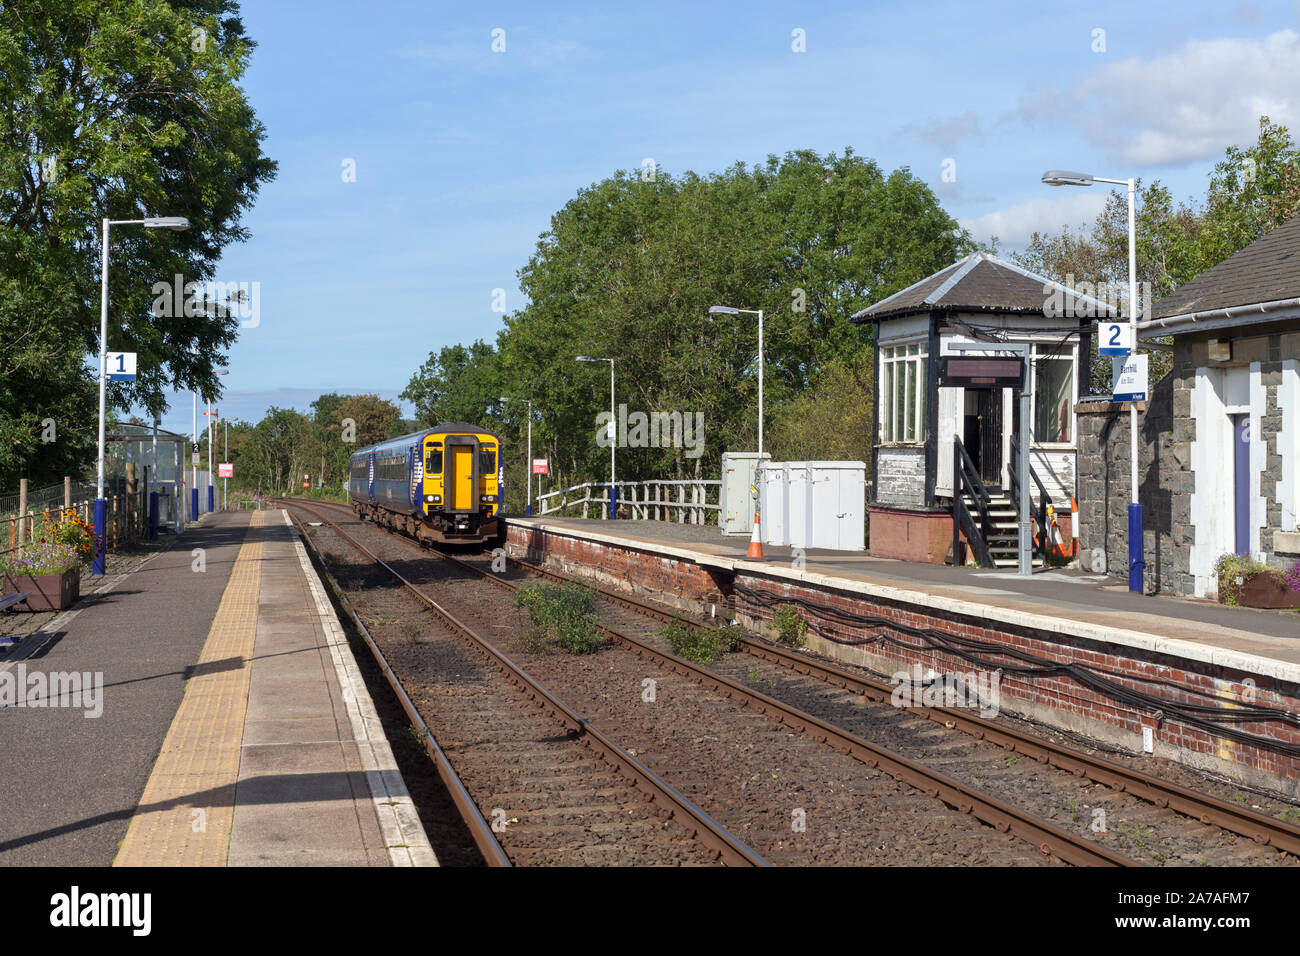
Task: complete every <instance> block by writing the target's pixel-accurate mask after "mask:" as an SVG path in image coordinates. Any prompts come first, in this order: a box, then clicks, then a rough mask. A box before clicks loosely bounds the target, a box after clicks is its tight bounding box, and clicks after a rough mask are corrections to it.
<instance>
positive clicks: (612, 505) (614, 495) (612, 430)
mask: <svg viewBox="0 0 1300 956" xmlns="http://www.w3.org/2000/svg"><path fill="white" fill-rule="evenodd" d="M574 359H575V360H577V361H579V362H608V363H609V520H610V521H613V520H615V519H616V518H617V517H618V491H617V490H616V488H615V485H614V446H615V445H617V444H618V425H617V424H616V416H615V413H614V360H613V359H612V358H592V357H591V356H590V355H575V356H574Z"/></svg>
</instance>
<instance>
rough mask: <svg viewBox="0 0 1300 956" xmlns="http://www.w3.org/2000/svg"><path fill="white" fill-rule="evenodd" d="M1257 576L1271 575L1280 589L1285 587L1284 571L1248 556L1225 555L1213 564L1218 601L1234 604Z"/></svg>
mask: <svg viewBox="0 0 1300 956" xmlns="http://www.w3.org/2000/svg"><path fill="white" fill-rule="evenodd" d="M1259 574H1268V575H1272V576H1273V577H1274V578H1275V579H1276V580H1277V582H1278V584H1279V585H1281V586H1282V587H1286V586H1287V581H1286V575H1285V572H1284V571H1280V570H1278V569H1277V568H1273V567H1269V566H1268V565H1267V564H1264V563H1263V562H1262V561H1256V560H1255V559H1254V558H1252V557H1250V556H1248V555H1241V554H1225V555H1223V556H1221V557H1220V558H1219V560H1218V561H1216V562H1214V577H1215V579H1216V580H1217V581H1218V585H1219V599H1220V600H1221V601H1223V603H1224V604H1234V605H1235V604H1236V603H1237V600H1238V598H1240V596H1241V589H1242V587H1244V586H1245V584H1246V582H1247V581H1249V580H1250V579H1251V578H1253V577H1255V576H1256V575H1259Z"/></svg>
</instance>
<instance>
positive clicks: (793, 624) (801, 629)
mask: <svg viewBox="0 0 1300 956" xmlns="http://www.w3.org/2000/svg"><path fill="white" fill-rule="evenodd" d="M772 623H773V624H775V625H776V633H777V635H778V636H779V637H780V639H781V643H782V644H786V645H788V646H790V647H793V648H800V647H803V646H804V644H806V643H808V622H807V621H805V620H804V619H803V618H801V617H800V616H799V609H798V608H797V607H795V606H794V605H793V604H782V605H781V606H780V607H778V608H777V609H776V613H774V614H773V615H772Z"/></svg>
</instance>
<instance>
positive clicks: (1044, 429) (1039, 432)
mask: <svg viewBox="0 0 1300 956" xmlns="http://www.w3.org/2000/svg"><path fill="white" fill-rule="evenodd" d="M1032 387H1033V389H1034V443H1035V444H1039V445H1053V444H1055V445H1070V444H1073V443H1074V350H1073V349H1068V350H1065V351H1059V352H1058V351H1057V350H1055V349H1053V348H1049V347H1045V346H1037V345H1035V346H1034V380H1033V383H1032Z"/></svg>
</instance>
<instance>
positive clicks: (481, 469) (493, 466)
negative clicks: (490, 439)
mask: <svg viewBox="0 0 1300 956" xmlns="http://www.w3.org/2000/svg"><path fill="white" fill-rule="evenodd" d="M478 473H479V474H480V475H482V476H483V477H485V478H487V477H490V476H495V475H496V473H497V446H496V445H479V448H478Z"/></svg>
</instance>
